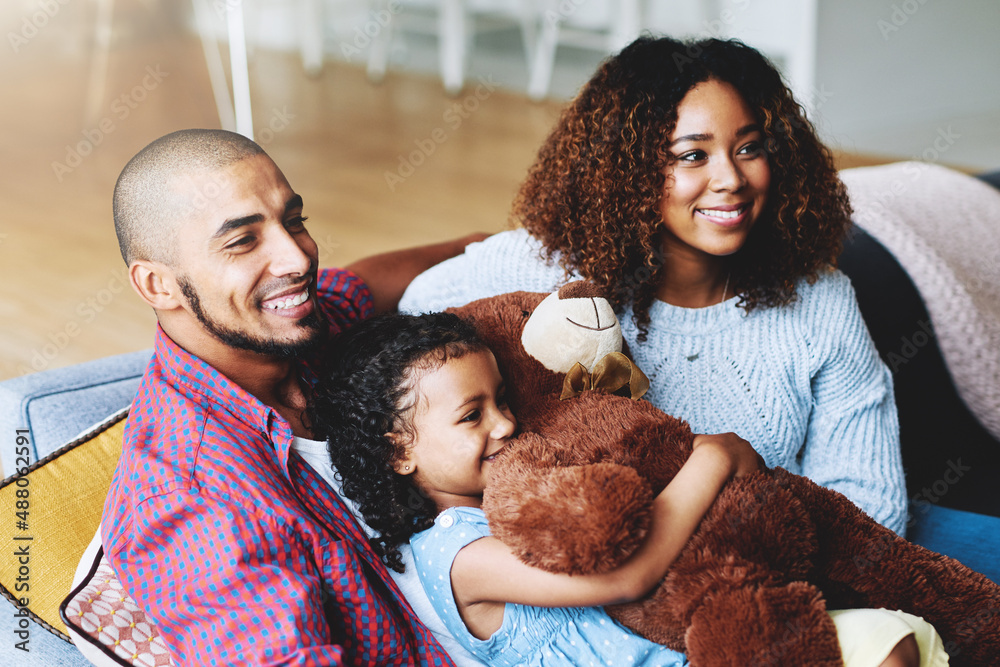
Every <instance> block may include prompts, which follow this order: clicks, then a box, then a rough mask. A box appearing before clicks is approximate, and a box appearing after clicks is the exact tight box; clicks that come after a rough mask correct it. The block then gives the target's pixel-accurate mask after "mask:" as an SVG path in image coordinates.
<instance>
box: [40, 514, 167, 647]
mask: <svg viewBox="0 0 1000 667" xmlns="http://www.w3.org/2000/svg"><path fill="white" fill-rule="evenodd" d="M59 612H60V615H61V616H62V619H63V622H64V623H65V624H66V628H67V630H68V631H69V634H70V636H71V637H72V638H73V643H74V644H76V646H77V648H79V649H80V652H81V653H83V655H85V656H86V657H87V659H88V660H89V661H90V662H91V663H92V664H94V665H96V666H97V667H115V665H125V666H126V667H133V666H139V665H141V666H143V667H160V666H161V665H170V664H173V663H172V661H171V658H170V654H169V652H168V650H167V645H166V643H165V642H164V641H163V637H162V636H161V635H160V633H159V632H157V631H156V628H155V626H154V624H153V621H152V620H150V619H149V618H147V617H146V614H145V612H143V611H142V610H141V609H139V605H137V604H136V603H135V601H134V600H133V599H132V598H131V597H130V596H129V595H128V593H126V592H125V591H124V590H123V589H122V585H121V582H120V581H118V577H117V576H116V575H115V573H114V571H113V570H112V569H111V564H110V563H108V561H107V559H106V558H104V549H103V548H102V546H101V531H100V529H98V530H97V532H96V533H95V534H94V539H93V540H92V541H91V543H90V546H88V547H87V551H86V552H85V553H84V554H83V558H82V559H81V560H80V565H79V567H78V568H77V572H76V576H75V577H74V579H73V590H72V591H71V592H70V594H69V595H68V596H67V597H66V600H65V601H64V602H63V603H62V606H60V608H59Z"/></svg>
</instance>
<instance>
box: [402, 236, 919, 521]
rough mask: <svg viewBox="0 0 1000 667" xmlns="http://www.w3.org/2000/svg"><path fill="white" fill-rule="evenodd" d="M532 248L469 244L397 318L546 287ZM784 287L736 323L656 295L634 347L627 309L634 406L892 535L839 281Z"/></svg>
mask: <svg viewBox="0 0 1000 667" xmlns="http://www.w3.org/2000/svg"><path fill="white" fill-rule="evenodd" d="M540 250H541V245H540V243H539V242H538V241H537V240H536V239H534V238H532V237H530V236H529V235H528V234H527V233H526V232H525V231H524V230H515V231H510V232H504V233H501V234H497V235H495V236H492V237H490V238H489V239H487V240H486V241H484V242H482V243H476V244H473V245H470V246H469V247H468V248H467V249H466V252H465V253H464V254H463V255H459V256H458V257H455V258H453V259H450V260H448V261H446V262H444V263H442V264H439V265H437V266H435V267H433V268H431V269H430V270H428V271H426V272H425V273H423V274H421V275H420V276H418V277H417V278H416V279H415V280H414V281H413V283H412V284H411V285H410V287H409V288H408V289H407V291H406V294H404V295H403V300H402V301H401V303H400V310H403V311H408V312H430V311H437V310H443V309H445V308H448V307H450V306H458V305H462V304H465V303H468V302H469V301H472V300H474V299H479V298H482V297H486V296H492V295H495V294H502V293H504V292H512V291H516V290H527V291H533V292H551V291H554V290H555V289H556V288H557V287H558V286H559V285H561V284H562V283H564V282H566V280H567V278H566V276H565V273H564V271H563V269H562V268H561V267H560V266H558V265H549V264H546V263H545V262H544V261H543V260H542V259H541V255H540ZM570 279H572V277H571V278H570ZM797 290H798V295H799V297H798V299H797V300H796V301H795V302H794V303H792V304H791V305H789V306H785V307H780V308H768V309H761V310H754V311H753V312H752V313H750V314H749V315H747V314H746V313H745V312H744V311H743V310H742V309H740V308H737V307H736V302H737V299H736V298H735V297H734V298H732V299H729V300H728V301H726V302H724V303H721V304H719V305H717V306H712V307H709V308H679V307H676V306H671V305H669V304H667V303H664V302H662V301H656V302H654V305H653V306H652V308H651V309H650V317H651V322H650V326H649V336H648V338H647V340H646V342H644V343H639V342H637V339H636V336H637V333H638V332H637V329H636V327H635V324H634V323H633V321H632V313H631V311H630V310H626V311H625V312H624V313H622V314H621V316H620V319H621V322H622V332H623V333H624V336H625V341H626V343H627V344H628V346H629V350H630V352H631V354H632V356H633V358H634V359H635V362H636V363H637V364H638V365H639V367H640V368H642V369H643V371H644V372H645V373H646V375H648V376H649V379H650V382H651V386H650V389H649V393H647V394H646V398H648V399H649V400H650V401H651V402H652V403H653V404H654V405H656V406H657V407H658V408H660V409H661V410H663V411H664V412H667V413H669V414H672V415H675V416H677V417H681V418H682V419H686V420H687V421H688V423H689V424H691V428H692V429H693V430H694V431H695V432H696V433H724V432H727V431H733V432H734V433H737V434H739V435H740V436H741V437H743V438H745V439H746V440H748V441H750V443H751V444H752V445H753V446H754V447H755V448H756V449H757V451H759V452H760V454H761V456H763V457H764V460H765V461H766V462H767V465H768V466H772V467H773V466H781V467H783V468H786V469H787V470H790V471H792V472H795V473H799V474H802V475H806V476H807V477H809V478H810V479H812V480H814V481H815V482H817V483H818V484H821V485H823V486H826V487H829V488H832V489H836V490H837V491H840V492H841V493H843V494H844V495H846V496H847V497H848V498H850V499H851V500H853V501H854V502H855V503H856V504H857V505H858V506H859V507H861V509H863V510H864V511H865V512H867V513H868V514H869V515H871V516H872V517H873V518H874V519H875V520H876V521H878V522H879V523H881V524H883V525H884V526H887V527H888V528H891V529H892V530H894V531H896V532H897V533H899V534H902V533H903V530H904V527H905V525H906V487H905V483H904V480H903V466H902V460H901V456H900V449H899V423H898V419H897V415H896V403H895V400H894V398H893V393H892V377H891V376H890V374H889V370H888V369H887V368H886V366H885V364H883V363H882V361H881V360H880V359H879V357H878V353H877V352H876V350H875V347H874V345H873V344H872V341H871V337H870V336H869V334H868V329H867V328H866V327H865V324H864V321H863V320H862V318H861V312H860V311H859V310H858V305H857V302H856V300H855V296H854V289H853V288H852V287H851V283H850V281H849V280H848V279H847V277H846V276H844V275H843V274H842V273H840V272H839V271H832V272H829V273H826V274H824V275H823V276H822V277H821V278H820V279H819V280H818V281H817V282H816V283H815V284H813V285H809V284H808V283H806V282H805V281H802V282H801V283H800V284H799V285H798V286H797Z"/></svg>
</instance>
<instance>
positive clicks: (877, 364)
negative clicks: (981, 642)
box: [801, 274, 907, 535]
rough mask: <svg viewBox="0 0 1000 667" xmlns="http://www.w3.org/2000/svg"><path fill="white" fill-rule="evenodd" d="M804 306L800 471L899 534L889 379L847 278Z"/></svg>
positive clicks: (902, 503)
mask: <svg viewBox="0 0 1000 667" xmlns="http://www.w3.org/2000/svg"><path fill="white" fill-rule="evenodd" d="M804 305H805V306H806V307H805V311H806V313H807V314H808V315H809V317H808V318H807V322H808V323H810V324H811V326H810V328H809V333H808V336H809V340H810V343H811V347H812V349H813V350H814V353H813V354H814V356H813V364H814V368H813V369H812V373H811V375H812V381H811V391H812V411H811V414H810V417H809V427H808V431H807V433H806V441H805V444H804V448H803V451H802V471H801V472H802V474H803V475H805V476H806V477H809V478H810V479H812V480H813V481H814V482H816V483H817V484H820V485H822V486H826V487H828V488H831V489H834V490H836V491H839V492H840V493H843V494H844V495H845V496H847V497H848V498H850V499H851V500H852V501H853V502H854V503H855V504H856V505H858V506H859V507H860V508H861V509H862V510H864V511H865V512H866V513H868V514H869V515H870V516H871V517H872V518H873V519H875V520H876V521H878V522H879V523H881V524H882V525H884V526H886V527H887V528H889V529H891V530H893V531H895V532H896V533H898V534H900V535H902V534H903V531H904V529H905V526H906V515H907V514H906V483H905V479H904V477H903V463H902V454H901V451H900V443H899V419H898V416H897V414H896V401H895V397H894V395H893V386H892V376H891V374H890V373H889V369H888V368H887V367H886V365H885V364H884V363H883V362H882V360H881V359H880V358H879V355H878V351H877V350H876V349H875V345H874V343H873V342H872V340H871V336H870V335H869V333H868V328H867V327H866V326H865V323H864V320H863V319H862V316H861V311H860V309H859V308H858V305H857V300H856V299H855V296H854V290H853V288H852V287H851V285H850V282H849V281H848V279H847V278H846V277H845V276H843V275H840V274H835V275H834V276H831V277H829V278H826V279H823V280H821V281H820V282H818V283H817V284H816V285H815V286H814V293H813V294H810V295H809V296H808V297H807V303H806V304H804Z"/></svg>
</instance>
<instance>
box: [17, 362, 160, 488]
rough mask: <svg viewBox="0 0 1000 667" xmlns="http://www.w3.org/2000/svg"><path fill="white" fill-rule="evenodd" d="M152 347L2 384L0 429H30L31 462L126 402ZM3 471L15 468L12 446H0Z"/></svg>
mask: <svg viewBox="0 0 1000 667" xmlns="http://www.w3.org/2000/svg"><path fill="white" fill-rule="evenodd" d="M151 354H152V351H151V350H142V351H139V352H131V353H128V354H120V355H116V356H113V357H106V358H104V359H97V360H95V361H90V362H87V363H84V364H78V365H75V366H69V367H66V368H57V369H53V370H48V371H44V372H41V373H33V374H31V375H25V376H22V377H19V378H14V379H12V380H6V381H4V382H0V431H2V432H4V433H13V432H14V430H15V429H28V430H30V431H31V445H30V448H31V451H30V455H31V461H32V462H34V461H37V460H39V459H41V458H44V457H45V456H48V455H49V454H50V453H52V452H53V451H55V450H56V449H58V448H59V447H61V446H62V445H64V444H65V443H67V442H69V441H70V440H71V439H72V438H74V437H76V436H77V435H78V434H80V432H81V431H83V430H84V429H86V428H89V427H90V426H91V425H92V424H94V423H96V422H98V421H100V420H102V419H104V418H105V417H106V416H108V415H110V414H111V413H113V412H117V411H118V410H120V409H122V408H123V407H125V406H127V405H129V404H130V403H131V402H132V399H133V398H134V397H135V392H136V388H137V387H138V386H139V379H140V378H141V377H142V373H143V371H145V369H146V366H147V365H148V364H149V358H150V356H151ZM0 454H2V457H3V458H2V462H3V469H4V473H5V474H7V475H10V474H12V473H13V472H14V468H15V465H14V460H13V452H12V448H11V447H9V446H7V445H6V444H5V445H4V446H2V447H0Z"/></svg>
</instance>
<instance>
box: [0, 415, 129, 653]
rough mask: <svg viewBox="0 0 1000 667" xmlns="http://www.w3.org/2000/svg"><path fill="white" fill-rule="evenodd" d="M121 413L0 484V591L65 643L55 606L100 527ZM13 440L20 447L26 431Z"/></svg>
mask: <svg viewBox="0 0 1000 667" xmlns="http://www.w3.org/2000/svg"><path fill="white" fill-rule="evenodd" d="M127 414H128V411H127V409H123V410H120V411H118V412H117V413H115V414H114V415H112V416H111V417H110V418H108V419H106V420H104V421H102V422H101V423H100V424H98V425H96V426H95V427H94V428H92V429H90V430H89V431H88V432H87V433H85V434H83V435H81V436H80V437H78V438H77V439H75V440H74V441H72V442H70V443H69V444H68V445H66V446H65V447H62V448H61V449H59V450H57V451H56V452H54V453H53V454H51V455H50V456H48V457H46V458H44V459H42V460H41V461H38V462H36V463H34V464H33V465H30V466H26V467H24V466H19V468H20V469H19V470H18V471H17V473H16V474H14V475H12V476H11V477H8V478H7V479H6V480H4V481H3V483H2V485H0V516H4V517H11V518H12V520H13V526H12V527H13V530H11V531H8V532H7V534H6V535H5V536H4V537H3V538H2V545H3V549H4V553H6V554H15V556H10V557H7V558H3V559H0V591H2V593H3V595H4V596H5V597H7V598H8V599H10V600H12V601H13V602H15V604H18V606H20V607H24V608H26V610H27V613H28V615H29V617H30V618H32V619H33V620H35V621H36V622H38V623H39V624H40V625H42V626H43V627H45V628H47V629H48V630H50V631H52V632H53V633H55V634H56V635H58V636H60V637H61V638H63V639H65V640H66V641H69V637H68V635H67V634H66V627H65V625H64V624H63V621H62V620H61V619H60V618H59V605H60V603H61V602H62V601H63V598H65V597H66V593H67V592H68V591H69V589H70V586H71V584H72V581H73V573H74V571H75V570H76V567H77V564H78V563H79V562H80V557H81V555H82V554H83V552H84V550H85V549H86V548H87V545H88V544H89V542H90V541H91V538H92V537H93V535H94V531H95V530H96V529H97V526H98V525H99V524H100V521H101V512H102V511H103V509H104V499H105V497H106V496H107V493H108V487H109V486H110V484H111V476H112V474H113V473H114V469H115V466H116V465H117V463H118V457H119V456H121V449H122V433H123V431H124V428H125V417H126V415H127ZM19 435H21V436H24V441H23V442H24V443H25V444H23V445H22V447H23V448H24V449H25V450H27V447H28V445H27V443H28V442H29V440H30V439H29V437H28V436H29V435H30V434H29V433H28V432H27V431H26V430H25V432H24V433H19ZM22 554H23V555H22ZM22 602H27V604H20V603H22Z"/></svg>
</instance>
